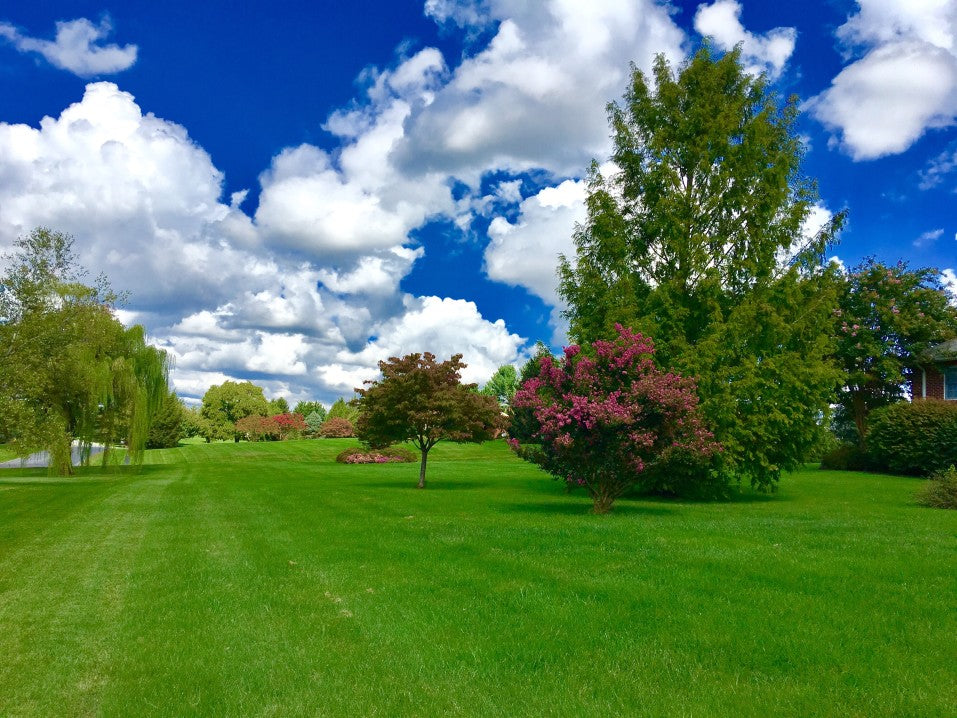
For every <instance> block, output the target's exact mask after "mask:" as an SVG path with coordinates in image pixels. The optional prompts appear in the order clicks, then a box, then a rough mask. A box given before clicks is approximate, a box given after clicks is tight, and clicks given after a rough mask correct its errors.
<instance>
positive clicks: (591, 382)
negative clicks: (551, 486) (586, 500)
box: [515, 326, 720, 514]
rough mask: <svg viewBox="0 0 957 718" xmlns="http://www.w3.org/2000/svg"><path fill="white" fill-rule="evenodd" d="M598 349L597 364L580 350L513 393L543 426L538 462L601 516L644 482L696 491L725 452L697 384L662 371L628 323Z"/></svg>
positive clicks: (546, 361) (545, 366) (544, 365)
mask: <svg viewBox="0 0 957 718" xmlns="http://www.w3.org/2000/svg"><path fill="white" fill-rule="evenodd" d="M592 350H593V353H594V357H591V356H586V355H585V354H584V353H583V352H582V348H581V347H579V346H578V345H572V346H570V347H568V348H566V349H565V355H564V357H563V358H562V359H561V361H560V362H556V361H555V360H554V359H552V358H551V357H545V358H543V359H542V360H541V371H540V373H539V376H537V377H534V378H532V379H529V380H528V381H527V382H525V384H523V385H522V388H521V389H519V391H518V393H517V394H516V395H515V404H516V406H520V407H527V408H529V409H531V410H532V411H534V412H535V418H536V419H537V420H538V422H539V425H540V428H539V429H538V432H537V438H538V439H539V441H540V442H541V444H542V453H541V460H540V462H539V463H540V465H541V466H542V467H543V468H544V469H545V470H546V471H548V472H549V473H551V474H553V475H554V476H555V477H556V478H559V479H561V480H563V481H566V482H568V484H569V485H570V486H576V485H577V486H583V487H584V488H585V489H587V491H588V492H589V494H590V495H591V497H592V499H593V500H594V512H595V513H597V514H603V513H606V512H608V511H609V510H611V507H612V505H613V503H614V502H615V499H617V498H619V497H620V496H622V495H623V494H624V493H625V492H626V491H627V490H629V489H630V488H631V487H633V486H636V485H638V486H642V487H643V488H645V489H651V490H661V491H667V492H676V493H686V492H688V491H689V490H693V488H694V487H693V486H691V485H690V484H691V483H693V481H694V478H695V477H696V476H700V475H701V474H702V473H704V472H702V471H700V470H697V469H698V467H700V466H707V465H708V463H709V460H710V458H711V457H712V456H713V455H714V454H715V453H716V452H717V451H718V450H719V448H720V447H719V446H718V444H717V443H716V442H715V441H714V439H713V436H712V434H711V432H709V431H707V429H706V428H705V426H704V422H703V421H702V419H701V414H700V411H699V410H698V406H697V405H698V399H697V396H696V395H695V392H694V382H693V381H691V380H689V379H683V378H682V377H680V376H678V375H677V374H672V373H666V372H664V371H661V370H660V369H658V368H657V367H656V366H655V363H654V361H653V359H652V353H653V351H654V347H653V345H652V343H651V341H650V340H648V339H646V338H645V337H643V336H641V335H640V334H635V333H633V332H631V331H630V330H628V329H623V328H621V327H620V326H619V327H618V338H617V339H616V340H615V341H614V342H607V341H596V342H595V343H594V345H593V346H592ZM689 469H690V470H689Z"/></svg>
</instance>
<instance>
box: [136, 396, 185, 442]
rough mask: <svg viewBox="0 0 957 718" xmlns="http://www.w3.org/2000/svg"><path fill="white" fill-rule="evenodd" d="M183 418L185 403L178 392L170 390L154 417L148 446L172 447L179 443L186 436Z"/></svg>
mask: <svg viewBox="0 0 957 718" xmlns="http://www.w3.org/2000/svg"><path fill="white" fill-rule="evenodd" d="M183 419H184V410H183V403H182V402H181V401H180V400H179V397H178V396H176V392H170V393H169V394H168V395H167V396H166V399H165V400H164V401H163V404H162V406H160V408H159V410H158V411H157V412H156V415H155V416H154V417H153V421H152V423H151V425H150V433H149V438H148V439H147V440H146V448H147V449H170V448H172V447H174V446H176V445H177V444H179V440H180V439H182V438H183V437H184V436H185V434H184V433H183Z"/></svg>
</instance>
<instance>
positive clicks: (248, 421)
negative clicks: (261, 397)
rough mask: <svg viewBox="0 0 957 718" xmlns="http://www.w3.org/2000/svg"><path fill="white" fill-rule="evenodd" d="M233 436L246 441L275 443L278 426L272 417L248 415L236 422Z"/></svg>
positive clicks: (277, 436)
mask: <svg viewBox="0 0 957 718" xmlns="http://www.w3.org/2000/svg"><path fill="white" fill-rule="evenodd" d="M233 431H234V432H235V435H236V436H238V437H240V438H242V439H245V440H246V441H277V440H278V439H279V424H278V423H277V422H276V417H274V416H260V415H259V414H250V415H249V416H244V417H243V418H241V419H238V420H237V421H236V424H235V426H234V429H233Z"/></svg>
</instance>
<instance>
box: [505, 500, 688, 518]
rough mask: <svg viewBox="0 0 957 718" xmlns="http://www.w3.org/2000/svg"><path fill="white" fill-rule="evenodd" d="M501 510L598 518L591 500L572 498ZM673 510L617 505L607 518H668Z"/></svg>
mask: <svg viewBox="0 0 957 718" xmlns="http://www.w3.org/2000/svg"><path fill="white" fill-rule="evenodd" d="M499 509H500V510H501V511H503V512H505V513H515V514H553V515H556V516H594V517H596V518H599V517H598V516H596V514H593V513H592V503H591V500H590V499H587V498H586V499H584V500H582V501H576V500H574V499H573V498H570V499H569V500H568V501H567V502H561V503H559V502H532V503H521V504H501V505H500V506H499ZM672 513H674V511H673V510H671V509H668V508H665V507H662V506H645V505H642V504H635V503H628V502H622V503H616V504H615V505H614V506H613V507H612V510H611V511H610V512H608V513H607V514H604V515H605V516H668V515H670V514H672Z"/></svg>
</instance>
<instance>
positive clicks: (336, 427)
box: [319, 416, 356, 439]
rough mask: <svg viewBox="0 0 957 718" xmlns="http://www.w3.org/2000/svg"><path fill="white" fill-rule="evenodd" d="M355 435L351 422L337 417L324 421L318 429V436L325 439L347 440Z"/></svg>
mask: <svg viewBox="0 0 957 718" xmlns="http://www.w3.org/2000/svg"><path fill="white" fill-rule="evenodd" d="M355 435H356V430H355V428H353V426H352V422H351V421H349V420H348V419H343V418H342V417H338V416H334V417H332V418H331V419H326V420H325V421H324V422H322V426H320V427H319V436H324V437H326V438H327V439H348V438H349V437H350V436H355Z"/></svg>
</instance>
